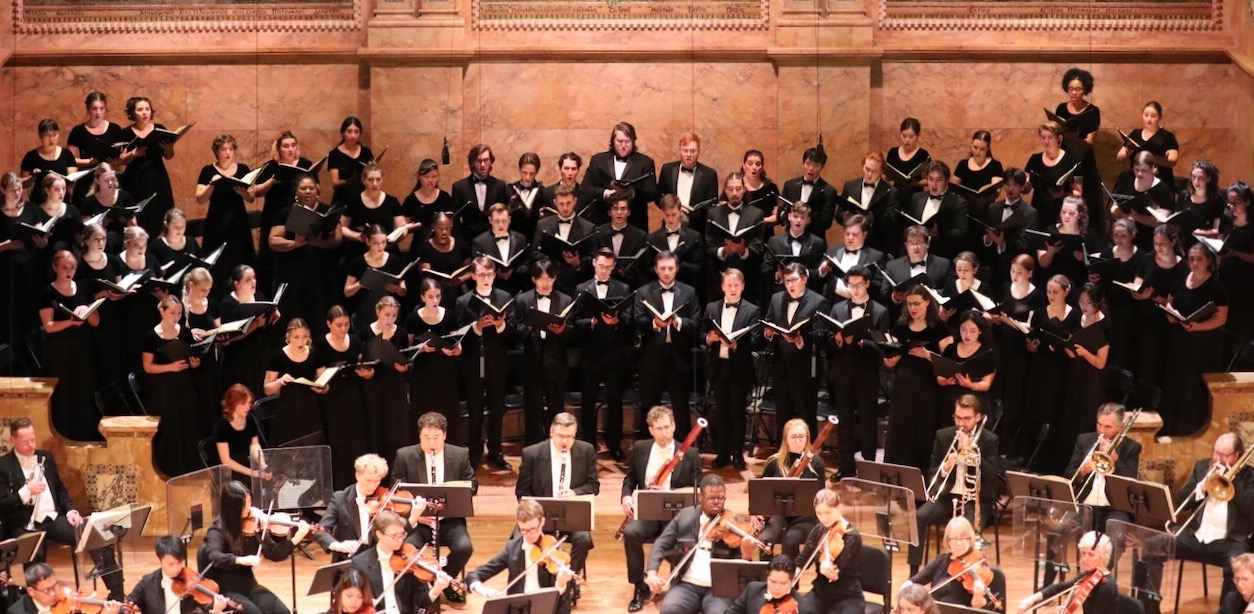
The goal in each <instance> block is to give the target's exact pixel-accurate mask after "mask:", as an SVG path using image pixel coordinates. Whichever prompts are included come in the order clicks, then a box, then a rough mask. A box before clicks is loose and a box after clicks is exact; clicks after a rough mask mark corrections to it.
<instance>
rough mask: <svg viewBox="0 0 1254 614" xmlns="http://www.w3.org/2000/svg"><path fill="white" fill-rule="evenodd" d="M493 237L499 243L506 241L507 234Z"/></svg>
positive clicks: (507, 238)
mask: <svg viewBox="0 0 1254 614" xmlns="http://www.w3.org/2000/svg"><path fill="white" fill-rule="evenodd" d="M493 239H495V240H496V242H497V243H500V242H501V241H508V240H509V235H505V236H503V237H493Z"/></svg>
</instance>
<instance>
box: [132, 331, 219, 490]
mask: <svg viewBox="0 0 1254 614" xmlns="http://www.w3.org/2000/svg"><path fill="white" fill-rule="evenodd" d="M180 343H182V344H186V345H191V344H192V343H195V341H194V340H193V339H192V332H191V331H190V330H188V328H187V327H186V326H180V327H179V330H178V334H177V336H176V338H175V339H165V338H163V337H161V335H160V334H158V333H157V331H156V330H150V331H148V334H147V335H146V336H145V337H144V347H143V351H144V353H145V354H151V355H152V362H153V364H154V365H168V364H171V363H173V362H175V361H174V360H173V359H171V358H170V357H169V355H168V353H169V352H172V351H174V350H173V349H172V348H167V345H168V344H173V345H175V346H177V345H179V344H180ZM175 355H176V356H177V355H178V354H175ZM198 370H199V367H198V368H196V369H187V370H185V371H171V372H168V373H149V374H147V377H148V399H147V401H146V402H145V403H144V407H145V408H146V409H147V410H148V413H149V414H150V415H154V416H159V417H160V418H161V424H160V425H159V426H158V428H157V435H156V437H155V441H154V442H153V447H154V450H153V457H154V460H156V462H157V467H159V468H160V469H161V471H162V472H163V473H165V474H166V475H168V476H170V477H174V476H178V475H183V474H184V473H188V472H190V471H195V470H197V469H200V468H201V462H200V454H199V453H198V452H197V445H198V444H199V443H200V440H201V439H202V438H204V436H205V433H204V432H203V429H202V422H203V420H202V416H201V415H200V402H199V400H198V399H197V398H196V392H197V391H196V381H195V379H194V377H193V374H194V373H195V372H196V371H198Z"/></svg>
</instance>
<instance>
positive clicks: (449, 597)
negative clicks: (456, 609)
mask: <svg viewBox="0 0 1254 614" xmlns="http://www.w3.org/2000/svg"><path fill="white" fill-rule="evenodd" d="M444 600H445V601H447V602H449V603H466V598H465V597H462V594H461V593H459V592H457V591H455V590H453V589H452V587H449V588H446V589H444Z"/></svg>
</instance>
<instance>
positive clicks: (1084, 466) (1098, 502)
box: [1067, 403, 1141, 530]
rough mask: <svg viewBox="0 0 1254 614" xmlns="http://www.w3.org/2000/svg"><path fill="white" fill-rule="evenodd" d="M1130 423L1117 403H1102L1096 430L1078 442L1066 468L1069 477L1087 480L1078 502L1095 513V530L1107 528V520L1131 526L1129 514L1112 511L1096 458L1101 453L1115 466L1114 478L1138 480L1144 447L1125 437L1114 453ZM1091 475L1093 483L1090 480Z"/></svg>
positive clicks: (1103, 478)
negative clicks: (1095, 470) (1121, 433)
mask: <svg viewBox="0 0 1254 614" xmlns="http://www.w3.org/2000/svg"><path fill="white" fill-rule="evenodd" d="M1128 419H1129V416H1128V415H1127V410H1126V409H1125V408H1124V406H1123V405H1120V404H1118V403H1103V404H1102V406H1101V407H1098V408H1097V430H1096V431H1095V432H1092V433H1083V434H1081V435H1080V436H1079V437H1077V438H1076V440H1075V449H1074V450H1072V452H1071V462H1070V463H1068V464H1067V475H1068V476H1076V478H1077V479H1084V480H1085V481H1086V482H1085V486H1086V487H1085V488H1077V489H1076V491H1075V497H1076V500H1077V501H1079V502H1080V503H1082V504H1084V505H1088V506H1090V507H1092V509H1093V528H1094V530H1096V529H1098V528H1100V527H1105V526H1106V521H1107V520H1121V521H1124V522H1132V517H1131V516H1129V515H1128V513H1127V512H1122V511H1119V510H1116V509H1111V507H1110V500H1109V499H1108V498H1107V493H1106V476H1105V475H1104V474H1101V473H1094V471H1093V467H1094V463H1093V454H1092V453H1091V452H1090V451H1092V452H1101V453H1103V454H1106V455H1107V456H1109V457H1110V460H1111V461H1112V462H1114V471H1113V472H1112V473H1113V475H1117V476H1120V477H1125V478H1130V479H1133V480H1135V479H1136V477H1137V471H1138V469H1139V468H1140V465H1141V444H1140V442H1138V441H1136V440H1134V439H1132V438H1131V437H1126V436H1125V437H1123V438H1121V439H1120V441H1119V445H1118V447H1117V448H1115V449H1114V450H1111V449H1110V447H1111V444H1113V443H1114V441H1115V439H1116V438H1119V434H1120V432H1122V431H1123V430H1124V429H1125V428H1126V426H1127V425H1126V424H1125V421H1126V420H1128ZM1090 475H1092V476H1093V477H1092V479H1091V480H1090V479H1088V476H1090Z"/></svg>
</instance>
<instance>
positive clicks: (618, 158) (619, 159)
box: [614, 154, 630, 162]
mask: <svg viewBox="0 0 1254 614" xmlns="http://www.w3.org/2000/svg"><path fill="white" fill-rule="evenodd" d="M628 155H630V154H628ZM614 161H615V162H626V161H627V158H623V157H620V156H619V155H618V154H614Z"/></svg>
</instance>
